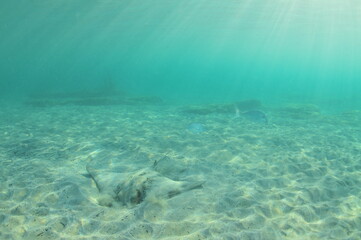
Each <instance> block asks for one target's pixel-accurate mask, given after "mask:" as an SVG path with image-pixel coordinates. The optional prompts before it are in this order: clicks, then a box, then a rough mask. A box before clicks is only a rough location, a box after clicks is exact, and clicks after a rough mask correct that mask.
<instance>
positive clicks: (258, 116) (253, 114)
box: [235, 106, 268, 124]
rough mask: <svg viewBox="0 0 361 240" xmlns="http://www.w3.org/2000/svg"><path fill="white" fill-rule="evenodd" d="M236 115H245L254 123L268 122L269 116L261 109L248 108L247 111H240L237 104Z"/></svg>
mask: <svg viewBox="0 0 361 240" xmlns="http://www.w3.org/2000/svg"><path fill="white" fill-rule="evenodd" d="M235 111H236V116H235V118H239V117H241V116H242V117H243V118H245V119H247V120H248V121H251V122H254V123H261V124H268V118H267V116H266V114H265V113H264V112H262V111H260V110H248V111H245V112H242V113H241V112H240V111H239V109H238V108H237V106H235Z"/></svg>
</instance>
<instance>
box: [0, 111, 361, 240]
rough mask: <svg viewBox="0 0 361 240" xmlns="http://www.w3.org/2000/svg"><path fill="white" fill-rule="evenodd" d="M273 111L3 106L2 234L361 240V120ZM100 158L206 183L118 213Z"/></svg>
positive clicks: (112, 166) (116, 168)
mask: <svg viewBox="0 0 361 240" xmlns="http://www.w3.org/2000/svg"><path fill="white" fill-rule="evenodd" d="M266 112H267V114H268V116H269V118H270V124H269V125H267V126H264V125H260V124H255V123H252V122H249V121H245V120H242V119H234V118H233V116H231V115H227V114H223V115H222V114H220V115H217V114H213V115H204V116H197V115H189V114H184V113H182V112H181V111H179V109H178V108H176V107H171V106H158V107H141V106H138V107H136V106H107V107H85V106H83V107H80V106H66V107H49V108H31V107H16V108H11V107H6V106H2V107H1V108H0V135H1V137H0V239H187V240H191V239H242V240H243V239H257V240H258V239H264V240H273V239H277V240H278V239H292V240H294V239H302V240H303V239H305V240H306V239H347V240H351V239H361V237H360V236H361V192H360V190H361V113H360V112H357V111H355V112H351V113H348V114H339V115H312V116H310V115H307V114H306V115H300V116H294V115H290V114H287V113H285V112H284V111H278V110H277V109H273V110H271V109H268V111H266ZM193 122H197V123H203V124H204V126H205V128H206V130H207V131H206V132H203V133H200V134H194V133H192V132H190V131H188V130H187V127H188V125H189V124H191V123H193ZM90 158H93V161H103V162H104V164H102V166H100V167H101V168H103V169H106V170H107V169H109V171H110V172H120V171H124V169H122V170H121V169H120V168H122V167H123V166H124V168H125V169H127V171H130V170H135V169H141V168H147V167H150V166H152V164H153V163H154V161H157V160H160V159H163V160H162V161H165V162H168V163H169V164H168V165H167V164H164V165H163V166H162V167H163V169H162V175H164V176H165V177H167V178H170V179H173V180H186V181H192V180H194V179H205V180H206V182H205V184H204V185H203V188H202V189H194V190H191V191H186V192H184V193H181V194H179V195H176V196H174V197H172V198H170V199H168V198H166V197H165V198H160V197H156V196H153V197H152V196H147V197H146V198H145V200H144V201H142V202H141V203H140V204H138V205H136V206H135V207H126V206H120V205H119V206H114V207H106V206H102V205H100V204H99V203H100V201H101V199H102V194H100V193H99V191H98V189H97V187H96V185H95V183H94V181H93V180H92V178H90V177H89V175H88V173H87V171H86V165H87V164H88V162H89V159H90ZM180 169H183V170H182V171H180Z"/></svg>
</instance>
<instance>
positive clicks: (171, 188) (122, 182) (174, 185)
mask: <svg viewBox="0 0 361 240" xmlns="http://www.w3.org/2000/svg"><path fill="white" fill-rule="evenodd" d="M157 164H158V162H155V163H154V164H153V166H151V167H146V168H142V169H139V170H136V171H131V172H126V171H125V172H112V171H111V170H109V171H102V170H98V169H96V168H93V167H92V166H91V164H88V165H87V167H86V169H87V171H88V173H89V175H90V176H91V178H92V179H93V180H94V182H95V184H96V187H97V189H98V190H99V193H100V194H101V195H102V197H101V198H100V199H98V203H99V204H100V205H103V206H108V207H112V206H115V205H122V206H127V207H134V206H136V205H138V204H141V203H142V202H144V201H146V200H147V198H148V197H152V198H154V197H155V198H158V199H170V198H173V197H175V196H177V195H178V194H181V193H183V192H186V191H190V190H193V189H198V188H202V187H203V183H204V181H176V180H172V179H170V178H168V177H166V176H164V175H162V174H161V173H159V172H158V171H157Z"/></svg>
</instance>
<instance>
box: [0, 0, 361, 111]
mask: <svg viewBox="0 0 361 240" xmlns="http://www.w3.org/2000/svg"><path fill="white" fill-rule="evenodd" d="M0 4H1V7H0V33H1V36H2V37H1V40H0V51H1V58H0V78H1V80H0V84H1V85H0V86H1V92H2V93H3V94H6V95H12V96H14V95H18V96H24V95H28V94H32V93H34V92H37V93H38V92H49V91H54V92H59V91H70V92H74V91H78V90H84V89H97V88H99V87H100V86H102V85H103V82H104V81H108V80H111V81H113V82H115V83H116V85H117V86H118V87H119V88H121V89H122V90H125V91H128V92H131V93H137V94H142V95H157V96H160V97H162V98H164V99H168V100H172V101H179V102H182V101H185V100H190V101H193V102H194V101H203V102H204V101H205V102H209V101H229V100H239V99H247V98H258V99H261V100H263V99H265V100H267V101H273V102H278V101H285V99H286V101H288V100H289V99H292V100H303V101H308V102H310V101H316V100H317V101H321V102H323V103H324V102H326V103H328V102H332V103H334V102H338V103H340V102H342V103H343V105H354V104H355V102H356V101H358V100H359V97H358V96H359V94H358V93H359V92H360V90H361V84H360V81H359V78H360V75H361V72H360V71H361V70H360V69H361V68H360V66H359V65H360V64H359V63H360V62H361V61H360V56H361V46H360V42H361V33H360V31H361V30H360V28H359V26H360V23H361V18H360V17H359V14H358V12H359V10H360V5H359V3H358V2H357V1H351V0H349V1H336V0H331V1H310V0H304V1H283V0H276V1H245V0H243V1H231V0H227V1H215V0H208V1H204V0H203V1H185V0H180V1H164V0H159V1H142V2H139V1H129V0H128V1H115V0H114V1H111V0H98V1H95V0H87V1H85V0H76V1H40V0H33V1H22V0H20V1H10V0H4V1H2V2H1V3H0Z"/></svg>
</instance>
